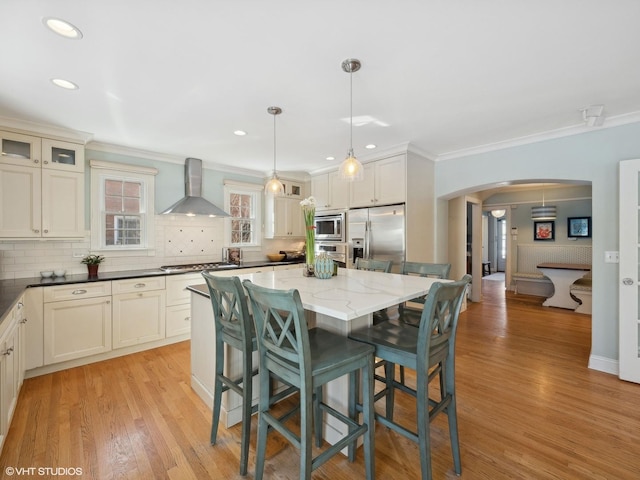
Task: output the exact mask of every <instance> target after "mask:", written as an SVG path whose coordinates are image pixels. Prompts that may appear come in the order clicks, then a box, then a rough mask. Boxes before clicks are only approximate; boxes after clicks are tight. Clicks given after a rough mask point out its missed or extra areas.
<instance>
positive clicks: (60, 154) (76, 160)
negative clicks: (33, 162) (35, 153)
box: [42, 138, 84, 172]
mask: <svg viewBox="0 0 640 480" xmlns="http://www.w3.org/2000/svg"><path fill="white" fill-rule="evenodd" d="M42 168H51V169H54V170H66V171H70V172H84V147H83V146H82V145H79V144H77V143H70V142H61V141H59V140H50V139H48V138H43V139H42Z"/></svg>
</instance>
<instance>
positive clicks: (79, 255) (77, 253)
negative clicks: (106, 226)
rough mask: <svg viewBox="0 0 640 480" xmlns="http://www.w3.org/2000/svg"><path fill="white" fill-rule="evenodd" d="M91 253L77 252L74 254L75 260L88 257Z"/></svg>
mask: <svg viewBox="0 0 640 480" xmlns="http://www.w3.org/2000/svg"><path fill="white" fill-rule="evenodd" d="M88 254H89V252H79V251H75V252H73V258H83V257H84V256H85V255H88Z"/></svg>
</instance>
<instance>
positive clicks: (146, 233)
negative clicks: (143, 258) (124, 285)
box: [91, 160, 157, 251]
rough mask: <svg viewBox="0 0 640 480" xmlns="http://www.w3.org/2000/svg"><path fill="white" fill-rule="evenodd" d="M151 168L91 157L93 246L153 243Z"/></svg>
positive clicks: (146, 245)
mask: <svg viewBox="0 0 640 480" xmlns="http://www.w3.org/2000/svg"><path fill="white" fill-rule="evenodd" d="M156 173H157V170H156V169H154V168H147V167H138V166H134V165H123V164H115V163H107V162H99V161H95V160H92V161H91V196H92V198H91V205H92V212H91V213H92V215H91V248H92V250H112V251H115V250H120V251H126V250H141V249H152V248H153V247H154V235H153V229H154V222H153V204H154V203H153V199H154V195H153V192H154V175H155V174H156Z"/></svg>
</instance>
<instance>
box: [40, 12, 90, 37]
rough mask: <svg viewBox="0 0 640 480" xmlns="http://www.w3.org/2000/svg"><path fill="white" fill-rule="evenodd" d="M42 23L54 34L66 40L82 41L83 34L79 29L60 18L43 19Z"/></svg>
mask: <svg viewBox="0 0 640 480" xmlns="http://www.w3.org/2000/svg"><path fill="white" fill-rule="evenodd" d="M42 23H44V25H45V26H46V27H47V28H48V29H49V30H51V31H52V32H55V33H57V34H58V35H62V36H63V37H65V38H71V39H72V40H80V39H81V38H82V32H81V31H80V30H79V29H78V28H76V27H74V26H73V25H71V24H70V23H69V22H65V21H64V20H60V19H59V18H53V17H46V18H43V19H42Z"/></svg>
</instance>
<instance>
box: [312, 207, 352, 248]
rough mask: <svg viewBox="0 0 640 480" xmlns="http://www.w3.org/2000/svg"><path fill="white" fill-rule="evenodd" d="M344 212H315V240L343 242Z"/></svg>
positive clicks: (344, 230)
mask: <svg viewBox="0 0 640 480" xmlns="http://www.w3.org/2000/svg"><path fill="white" fill-rule="evenodd" d="M344 219H345V212H335V213H326V212H323V213H321V214H317V215H316V216H315V219H314V220H315V227H316V240H318V241H321V242H345V241H346V228H345V226H346V225H345V220H344Z"/></svg>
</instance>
